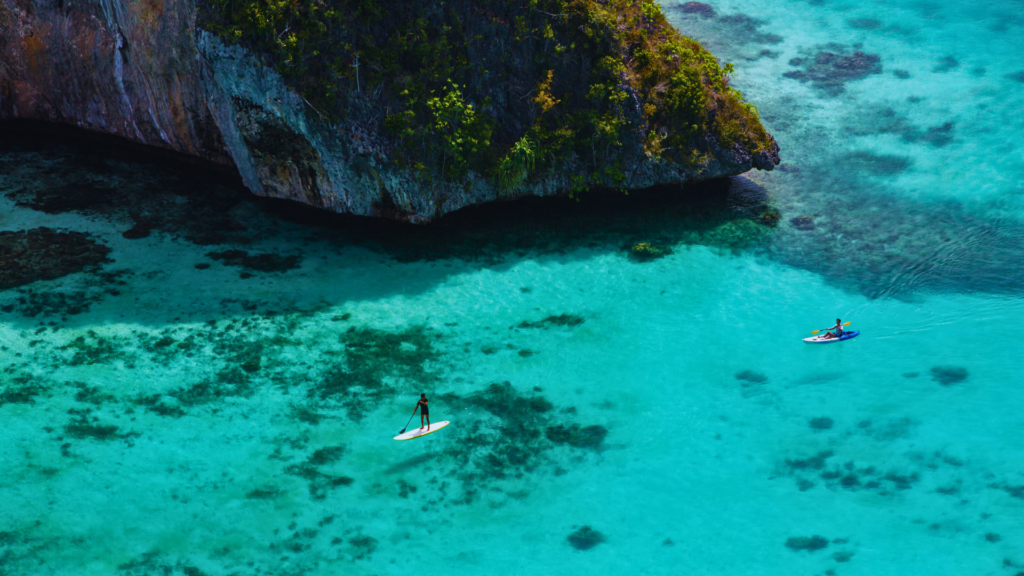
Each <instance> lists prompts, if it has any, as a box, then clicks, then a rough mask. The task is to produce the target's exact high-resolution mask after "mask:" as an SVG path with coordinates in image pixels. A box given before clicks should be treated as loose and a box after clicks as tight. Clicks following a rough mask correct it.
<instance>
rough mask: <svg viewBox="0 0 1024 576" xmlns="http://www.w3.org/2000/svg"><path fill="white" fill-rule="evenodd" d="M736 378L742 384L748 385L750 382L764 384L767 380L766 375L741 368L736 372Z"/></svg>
mask: <svg viewBox="0 0 1024 576" xmlns="http://www.w3.org/2000/svg"><path fill="white" fill-rule="evenodd" d="M736 379H737V380H739V381H740V382H742V383H743V386H744V387H746V386H750V385H752V384H764V383H765V382H767V381H768V377H767V376H765V375H764V374H761V373H760V372H754V371H753V370H742V371H740V372H737V373H736Z"/></svg>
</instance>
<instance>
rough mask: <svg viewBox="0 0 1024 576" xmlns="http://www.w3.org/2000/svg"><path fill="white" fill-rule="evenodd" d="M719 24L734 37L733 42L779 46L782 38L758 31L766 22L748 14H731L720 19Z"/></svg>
mask: <svg viewBox="0 0 1024 576" xmlns="http://www.w3.org/2000/svg"><path fill="white" fill-rule="evenodd" d="M718 24H719V25H721V26H723V27H724V28H725V29H726V30H727V31H728V32H729V34H730V35H731V36H732V39H733V41H735V42H737V43H740V42H744V43H753V44H779V43H781V42H782V40H783V38H782V36H779V35H778V34H771V33H767V32H761V31H760V30H758V28H760V27H761V26H762V25H764V24H765V21H764V20H758V19H757V18H752V17H750V16H747V15H746V14H729V15H727V16H722V17H721V18H719V19H718Z"/></svg>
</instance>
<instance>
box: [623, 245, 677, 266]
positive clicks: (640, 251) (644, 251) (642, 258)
mask: <svg viewBox="0 0 1024 576" xmlns="http://www.w3.org/2000/svg"><path fill="white" fill-rule="evenodd" d="M625 249H626V250H627V251H628V252H629V257H630V258H631V259H633V260H634V261H636V262H650V261H652V260H657V259H658V258H664V257H665V256H668V255H670V254H672V248H671V247H669V246H661V245H658V244H652V243H650V242H637V243H636V244H632V245H629V246H626V248H625Z"/></svg>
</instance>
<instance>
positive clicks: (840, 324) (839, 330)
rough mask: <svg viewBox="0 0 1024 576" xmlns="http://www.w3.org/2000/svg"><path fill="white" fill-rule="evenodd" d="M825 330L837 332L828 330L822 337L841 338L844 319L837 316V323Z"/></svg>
mask: <svg viewBox="0 0 1024 576" xmlns="http://www.w3.org/2000/svg"><path fill="white" fill-rule="evenodd" d="M825 330H835V331H836V333H835V334H832V333H831V332H826V333H825V334H823V335H822V338H824V339H826V340H828V339H829V338H839V337H841V336H842V335H843V321H842V320H840V319H839V318H836V325H835V326H833V327H831V328H825Z"/></svg>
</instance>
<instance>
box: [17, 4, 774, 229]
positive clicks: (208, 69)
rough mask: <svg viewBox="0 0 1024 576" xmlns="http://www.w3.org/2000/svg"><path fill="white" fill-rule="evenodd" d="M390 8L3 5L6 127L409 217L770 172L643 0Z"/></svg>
mask: <svg viewBox="0 0 1024 576" xmlns="http://www.w3.org/2000/svg"><path fill="white" fill-rule="evenodd" d="M396 2H397V4H400V6H397V5H391V4H389V6H388V9H387V10H385V9H384V7H383V5H382V4H381V3H380V2H378V1H377V0H351V1H343V2H337V3H332V7H331V8H327V7H326V5H324V4H322V3H319V2H313V1H311V0H297V1H296V2H292V3H274V2H266V0H234V1H232V2H228V1H226V0H150V1H148V2H144V3H138V2H128V1H127V0H93V1H89V2H82V3H74V4H72V3H67V4H65V3H63V2H56V3H51V2H43V1H42V0H0V119H8V118H30V119H41V120H47V121H52V122H61V123H67V124H72V125H76V126H79V127H82V128H86V129H89V130H94V131H98V132H104V133H108V134H114V135H118V136H121V137H124V138H127V139H130V140H132V141H135V142H138V143H142V144H146V145H151V146H157V147H161V148H165V149H170V150H174V151H177V152H181V153H185V154H188V155H192V156H197V157H200V158H203V159H205V160H208V161H212V162H215V163H218V164H222V165H225V166H230V167H233V168H234V169H236V170H237V171H238V173H239V174H240V175H241V177H242V180H243V182H244V183H245V185H246V186H247V187H248V188H249V189H250V190H251V191H252V192H254V193H255V194H258V195H262V196H268V197H275V198H284V199H290V200H295V201H299V202H302V203H304V204H308V205H311V206H314V207H318V208H323V209H326V210H330V211H334V212H339V213H351V214H357V215H366V216H379V217H385V218H392V219H398V220H405V221H410V222H426V221H429V220H432V219H434V218H437V217H438V216H440V215H443V214H445V213H448V212H452V211H454V210H457V209H459V208H462V207H464V206H469V205H473V204H479V203H483V202H489V201H493V200H498V199H506V198H516V197H521V196H529V195H541V196H543V195H551V194H563V193H568V194H585V193H586V192H587V190H590V189H593V188H620V189H636V188H647V187H651V186H657V185H664V184H682V183H687V182H692V181H698V180H706V179H710V178H715V177H719V176H726V175H732V174H739V173H742V172H745V171H748V170H751V169H754V168H757V169H762V170H771V169H772V168H773V167H774V166H776V165H777V164H778V163H779V155H778V150H779V149H778V145H777V144H776V142H775V140H774V139H773V138H772V137H771V135H770V134H768V133H767V132H766V131H765V129H764V127H763V126H762V125H761V123H760V120H759V118H758V116H757V111H756V109H754V108H753V106H752V105H750V104H748V103H746V102H744V101H743V99H742V96H741V95H740V94H739V92H737V91H736V90H734V89H733V88H732V87H731V86H730V85H729V75H730V74H731V72H732V69H731V66H729V65H725V66H720V65H719V63H718V62H717V60H716V59H715V58H714V57H713V56H712V55H711V54H710V53H708V52H707V50H705V49H704V48H703V47H702V46H701V45H700V44H699V43H697V42H695V41H693V40H691V39H689V38H685V37H683V36H681V35H680V34H679V33H678V32H677V31H675V30H674V29H673V28H672V27H671V26H670V25H669V24H668V22H667V21H666V20H665V18H664V16H663V15H662V14H661V11H660V10H659V9H658V7H657V6H656V5H655V4H653V3H651V2H648V1H642V2H632V1H627V0H528V1H525V2H523V1H500V0H491V1H485V0H464V1H454V2H453V1H447V2H443V3H442V2H412V1H406V0H396ZM396 15H400V16H396Z"/></svg>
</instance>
